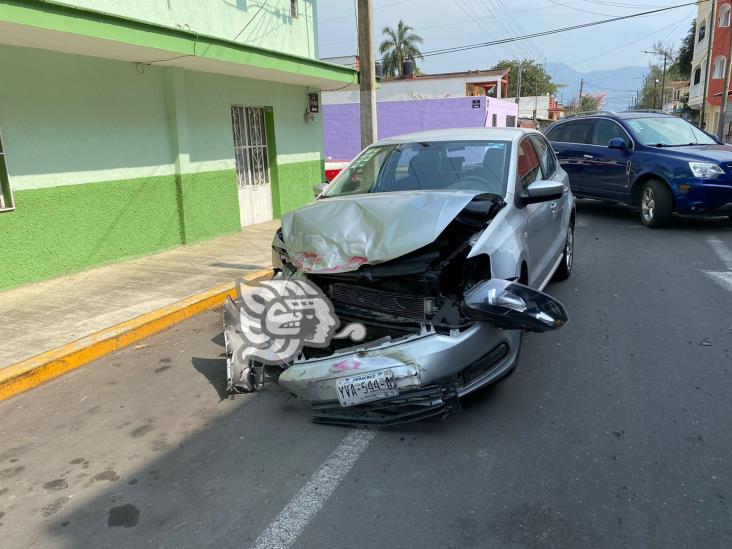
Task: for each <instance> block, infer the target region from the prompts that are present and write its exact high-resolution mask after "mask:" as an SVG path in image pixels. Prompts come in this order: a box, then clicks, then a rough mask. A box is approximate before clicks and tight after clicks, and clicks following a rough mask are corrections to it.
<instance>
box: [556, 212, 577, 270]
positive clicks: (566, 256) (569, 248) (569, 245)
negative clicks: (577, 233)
mask: <svg viewBox="0 0 732 549" xmlns="http://www.w3.org/2000/svg"><path fill="white" fill-rule="evenodd" d="M572 265H574V225H570V226H569V229H567V238H566V240H565V241H564V252H563V253H562V261H561V262H560V263H559V267H557V271H556V272H555V273H554V280H567V279H568V278H569V275H571V274H572Z"/></svg>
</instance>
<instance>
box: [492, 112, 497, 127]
mask: <svg viewBox="0 0 732 549" xmlns="http://www.w3.org/2000/svg"><path fill="white" fill-rule="evenodd" d="M491 121H492V123H493V127H494V128H495V127H496V126H498V115H497V114H494V115H493V118H492V120H491Z"/></svg>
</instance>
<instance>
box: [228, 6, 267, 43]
mask: <svg viewBox="0 0 732 549" xmlns="http://www.w3.org/2000/svg"><path fill="white" fill-rule="evenodd" d="M268 3H269V0H264V3H263V4H262V5H261V6H259V9H258V10H257V13H255V14H254V15H252V18H251V19H250V20H249V21H247V24H246V25H244V27H243V28H242V29H241V30H240V31H239V33H238V34H237V35H236V36H235V37H234V38H233V39H232V42H236V39H237V38H239V37H240V36H241V33H243V32H244V31H245V30H247V27H248V26H249V25H251V24H252V22H253V21H254V20H255V19H256V18H257V15H259V12H261V11H262V10H263V9H264V8H265V6H266V5H267V4H268Z"/></svg>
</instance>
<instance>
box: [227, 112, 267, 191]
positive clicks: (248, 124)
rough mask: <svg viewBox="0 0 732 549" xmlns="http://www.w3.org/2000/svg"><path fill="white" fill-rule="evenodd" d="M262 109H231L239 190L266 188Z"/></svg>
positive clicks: (265, 149)
mask: <svg viewBox="0 0 732 549" xmlns="http://www.w3.org/2000/svg"><path fill="white" fill-rule="evenodd" d="M264 117H265V114H264V108H263V107H240V106H236V105H235V106H233V107H231V123H232V126H233V130H234V158H235V160H236V178H237V181H238V183H239V188H240V189H247V188H252V187H259V186H262V185H269V183H270V179H269V177H270V175H269V154H268V151H267V129H266V126H265V120H264Z"/></svg>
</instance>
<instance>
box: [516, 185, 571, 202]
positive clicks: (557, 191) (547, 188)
mask: <svg viewBox="0 0 732 549" xmlns="http://www.w3.org/2000/svg"><path fill="white" fill-rule="evenodd" d="M563 195H564V185H563V184H562V183H560V182H558V181H534V182H533V183H531V184H530V185H529V186H528V187H526V193H525V194H524V195H522V196H521V200H522V201H523V203H524V204H536V203H537V202H548V201H550V200H558V199H560V198H562V196H563Z"/></svg>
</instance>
